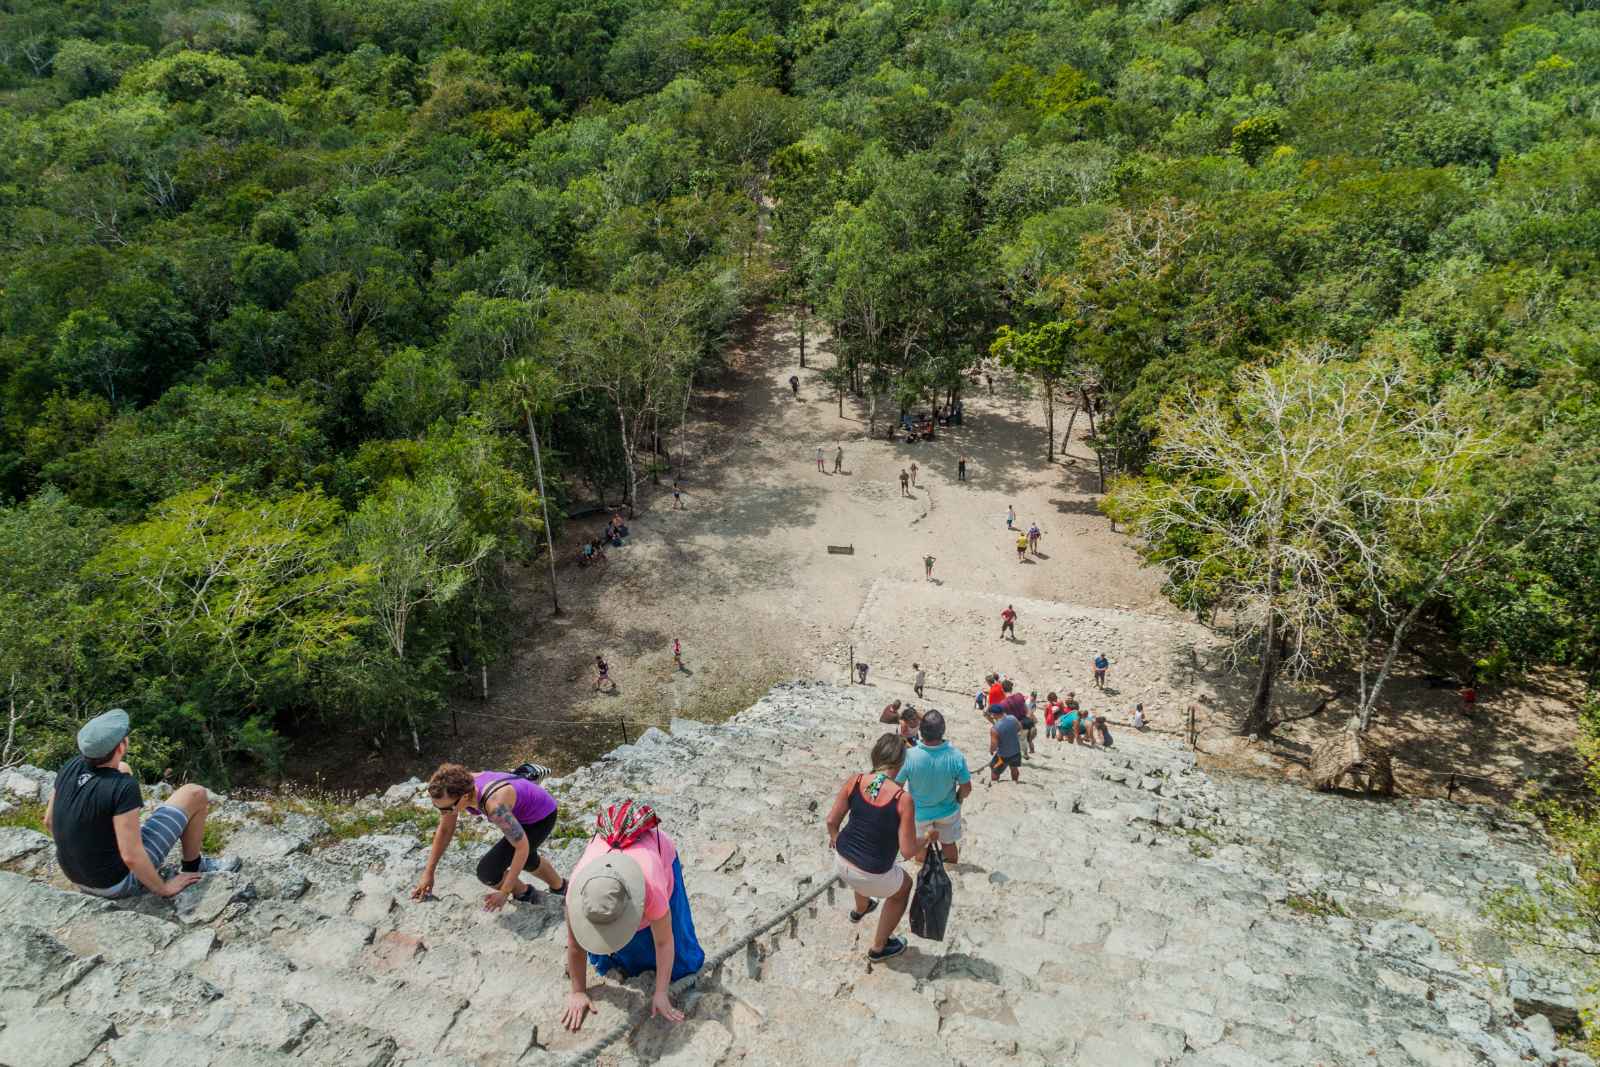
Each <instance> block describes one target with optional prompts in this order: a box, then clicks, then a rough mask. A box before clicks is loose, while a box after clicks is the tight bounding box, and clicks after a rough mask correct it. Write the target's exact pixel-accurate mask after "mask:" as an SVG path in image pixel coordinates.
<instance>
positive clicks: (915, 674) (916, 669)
mask: <svg viewBox="0 0 1600 1067" xmlns="http://www.w3.org/2000/svg"><path fill="white" fill-rule="evenodd" d="M927 684H928V672H927V671H925V670H923V669H922V665H921V664H920V663H913V664H912V665H911V688H912V690H913V691H914V692H915V693H916V694H917V699H918V700H921V699H922V687H923V686H925V685H927Z"/></svg>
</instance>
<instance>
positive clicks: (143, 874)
mask: <svg viewBox="0 0 1600 1067" xmlns="http://www.w3.org/2000/svg"><path fill="white" fill-rule="evenodd" d="M127 752H128V713H127V712H125V711H123V710H122V709H121V708H113V709H112V710H110V711H108V712H106V713H105V714H104V715H100V716H98V717H96V718H94V719H91V720H89V722H87V723H85V724H84V726H83V729H81V730H79V731H78V753H79V754H78V755H76V756H74V757H72V758H71V759H69V760H68V761H67V762H66V764H65V766H63V767H62V768H61V770H60V771H59V772H57V774H56V784H55V789H54V791H53V792H52V793H51V794H50V801H49V803H48V804H47V805H46V806H45V810H44V826H45V829H46V830H47V831H48V832H49V833H50V836H51V837H53V838H55V842H56V862H57V863H59V864H60V865H61V870H62V873H63V874H65V875H66V876H67V877H68V878H70V879H71V880H72V882H73V884H75V885H76V886H77V887H78V888H79V889H81V890H83V891H84V892H85V893H91V894H93V895H94V896H97V897H105V898H108V899H116V898H119V897H132V896H138V895H139V894H140V893H147V892H148V893H154V894H156V895H157V896H162V897H170V896H173V895H175V894H177V893H179V892H181V891H182V890H184V889H186V888H188V887H189V886H191V885H193V884H194V883H195V882H198V881H199V880H200V876H201V875H203V874H208V873H210V872H212V871H219V870H238V868H239V861H238V860H237V859H225V860H220V861H219V860H209V859H205V858H204V857H202V856H201V855H200V840H201V838H202V837H203V836H204V835H205V826H206V810H207V808H208V807H209V799H208V797H207V795H206V791H205V787H203V786H198V785H185V786H180V787H179V788H178V789H176V790H174V791H173V793H172V796H171V797H170V798H169V799H168V800H167V802H166V803H165V804H162V805H161V806H160V807H158V808H156V810H155V811H153V812H151V813H150V817H149V818H148V819H146V820H145V821H144V824H143V825H142V826H141V825H140V822H139V812H140V809H141V808H142V807H143V798H142V797H141V796H140V793H139V783H138V782H137V781H135V780H134V777H133V773H132V771H130V770H129V768H128V765H127V763H125V762H123V757H124V756H125V755H127ZM180 841H181V842H182V843H183V850H182V855H183V864H182V868H181V870H180V872H179V873H178V874H177V876H175V877H173V878H162V877H161V872H160V867H161V864H162V861H163V860H165V859H166V856H167V853H168V852H170V851H172V846H173V845H175V844H177V843H178V842H180Z"/></svg>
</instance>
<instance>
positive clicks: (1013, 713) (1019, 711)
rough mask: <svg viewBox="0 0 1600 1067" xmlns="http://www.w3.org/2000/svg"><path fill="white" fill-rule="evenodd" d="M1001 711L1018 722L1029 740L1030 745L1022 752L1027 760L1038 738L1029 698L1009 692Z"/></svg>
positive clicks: (1021, 731) (1021, 730)
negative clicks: (1030, 710) (1029, 706)
mask: <svg viewBox="0 0 1600 1067" xmlns="http://www.w3.org/2000/svg"><path fill="white" fill-rule="evenodd" d="M1007 684H1010V683H1007ZM1000 710H1001V711H1003V712H1005V713H1006V714H1007V715H1009V716H1010V717H1011V718H1013V719H1015V720H1017V728H1018V730H1019V732H1020V733H1021V735H1022V736H1023V737H1026V738H1027V739H1028V743H1027V744H1026V745H1025V746H1023V748H1022V751H1021V756H1022V758H1023V759H1027V758H1028V755H1029V754H1030V753H1031V752H1033V751H1034V748H1033V738H1034V737H1035V736H1036V729H1035V728H1036V724H1035V722H1034V719H1033V716H1032V715H1030V714H1029V713H1028V698H1027V697H1025V696H1023V695H1022V694H1021V693H1010V692H1009V691H1008V695H1007V696H1006V699H1005V703H1003V704H1001V705H1000Z"/></svg>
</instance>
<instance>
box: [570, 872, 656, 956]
mask: <svg viewBox="0 0 1600 1067" xmlns="http://www.w3.org/2000/svg"><path fill="white" fill-rule="evenodd" d="M568 882H569V883H570V885H568V887H567V924H568V925H569V926H571V927H572V936H573V938H574V939H576V940H577V942H578V944H579V945H580V946H582V947H583V949H584V950H585V951H586V952H593V953H594V954H595V955H597V956H607V955H610V954H611V953H613V952H616V951H617V950H618V949H620V948H622V946H623V945H626V944H627V943H628V942H629V941H631V940H633V935H634V934H636V933H638V931H639V926H640V924H641V923H642V922H643V921H644V871H643V870H642V869H640V867H639V864H638V861H637V860H635V859H633V857H631V856H628V855H626V854H625V853H622V852H619V851H617V850H615V849H613V850H611V851H610V852H605V853H602V854H600V855H598V856H596V857H594V858H593V859H591V860H590V861H589V862H588V863H586V864H584V865H583V866H581V867H579V868H578V869H577V870H576V871H574V872H573V874H572V877H571V878H569V879H568Z"/></svg>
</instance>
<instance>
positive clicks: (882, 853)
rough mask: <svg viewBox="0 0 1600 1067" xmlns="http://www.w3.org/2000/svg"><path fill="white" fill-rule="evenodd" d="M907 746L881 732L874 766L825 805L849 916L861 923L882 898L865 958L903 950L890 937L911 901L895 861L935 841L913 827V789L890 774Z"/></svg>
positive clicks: (907, 879) (932, 834)
mask: <svg viewBox="0 0 1600 1067" xmlns="http://www.w3.org/2000/svg"><path fill="white" fill-rule="evenodd" d="M906 750H907V746H906V745H905V744H904V743H903V742H902V741H901V738H900V736H899V735H897V734H884V735H883V736H881V737H879V738H878V740H877V742H876V743H875V744H873V746H872V772H871V773H870V774H853V775H851V776H850V777H849V778H847V779H846V780H845V782H844V784H843V785H842V786H840V787H839V792H838V793H837V794H835V796H834V798H833V807H832V808H830V809H829V810H828V819H827V826H828V847H829V848H831V849H832V850H833V852H834V873H835V874H837V875H838V876H839V880H840V881H842V882H844V884H845V885H846V886H848V887H849V888H850V891H851V892H852V893H853V894H854V895H855V901H854V904H855V907H853V908H851V909H850V921H851V922H852V923H859V922H860V921H861V920H862V919H864V918H866V917H867V916H868V915H869V914H871V913H872V912H873V911H875V910H876V909H877V907H878V901H880V900H881V901H884V902H885V906H884V909H883V914H882V915H880V916H878V927H877V930H876V931H875V932H874V934H873V938H872V945H871V947H870V948H869V949H868V951H867V959H869V960H873V961H877V960H886V959H888V958H890V957H891V956H898V955H899V954H900V953H902V952H904V951H905V950H906V943H905V941H904V939H902V938H898V937H892V936H890V935H892V934H893V933H894V928H895V927H896V926H898V925H899V923H900V919H901V918H902V917H903V916H904V915H905V911H906V905H907V904H909V903H910V902H911V884H912V883H911V876H910V875H909V874H907V873H906V872H905V870H903V869H902V868H901V867H900V865H899V864H897V863H896V862H895V859H896V855H895V854H896V852H898V853H899V854H900V855H901V856H904V857H905V858H906V859H908V860H914V859H917V858H919V857H920V856H922V855H923V853H925V852H926V851H927V850H928V849H929V848H930V847H932V846H933V845H935V844H937V843H938V841H939V831H938V830H936V829H933V828H931V827H929V828H927V829H926V831H925V832H923V833H920V834H919V833H918V832H917V823H916V805H915V804H914V803H913V802H912V800H911V793H910V792H909V791H908V790H907V789H906V788H905V787H904V786H901V785H900V784H899V783H897V782H895V781H893V780H892V779H893V778H894V777H895V776H896V775H898V774H899V773H900V771H901V768H902V767H904V766H905V761H906Z"/></svg>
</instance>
